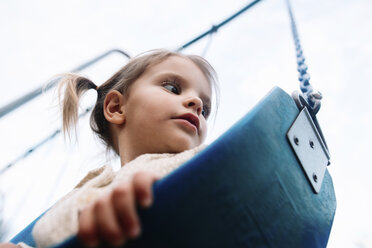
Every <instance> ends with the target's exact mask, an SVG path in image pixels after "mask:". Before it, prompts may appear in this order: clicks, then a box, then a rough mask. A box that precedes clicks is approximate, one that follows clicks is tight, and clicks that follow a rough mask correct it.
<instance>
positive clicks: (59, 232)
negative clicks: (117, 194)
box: [20, 145, 205, 247]
mask: <svg viewBox="0 0 372 248" xmlns="http://www.w3.org/2000/svg"><path fill="white" fill-rule="evenodd" d="M204 147H205V145H201V146H198V147H196V148H193V149H191V150H187V151H184V152H182V153H177V154H169V153H164V154H144V155H141V156H139V157H137V158H136V159H134V160H132V161H131V162H129V163H127V164H126V165H125V166H123V167H122V168H121V169H120V170H119V171H117V172H114V171H113V170H112V168H111V167H110V166H103V167H101V168H99V169H96V170H93V171H91V172H89V173H88V175H87V176H86V177H85V178H84V179H83V180H81V182H80V183H79V184H78V185H77V186H76V187H75V188H74V189H73V190H72V191H71V192H70V193H69V194H67V195H66V196H65V197H63V198H62V199H61V200H59V201H58V202H57V203H56V204H55V205H54V206H53V207H52V208H51V209H50V210H49V211H48V212H47V213H45V215H44V216H43V217H42V218H41V219H40V220H39V221H38V222H37V223H36V224H35V227H34V229H33V231H32V234H33V237H34V239H35V241H36V244H37V247H49V246H52V245H56V244H58V243H60V242H62V241H64V240H66V239H67V238H69V237H70V236H73V235H76V233H77V231H78V212H79V211H80V210H82V209H83V208H84V207H85V206H87V205H88V204H89V203H92V202H93V201H94V200H95V199H97V198H98V197H99V196H100V195H102V194H104V193H105V192H108V191H109V190H110V189H112V187H113V186H115V185H116V184H117V183H119V182H123V181H129V180H131V178H132V176H133V175H134V174H135V173H136V172H139V171H150V172H155V173H158V174H160V175H161V176H166V175H168V174H169V173H170V172H172V171H173V170H174V169H176V168H178V167H179V166H180V165H182V164H183V163H184V162H186V161H187V160H189V159H190V158H192V157H193V156H194V155H195V154H197V153H198V152H199V151H201V150H202V149H203V148H204ZM20 245H23V244H22V243H20ZM24 247H28V246H24Z"/></svg>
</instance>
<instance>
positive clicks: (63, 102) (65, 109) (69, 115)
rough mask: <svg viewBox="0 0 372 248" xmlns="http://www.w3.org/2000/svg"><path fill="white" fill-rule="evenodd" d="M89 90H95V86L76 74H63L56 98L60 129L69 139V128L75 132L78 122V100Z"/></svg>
mask: <svg viewBox="0 0 372 248" xmlns="http://www.w3.org/2000/svg"><path fill="white" fill-rule="evenodd" d="M89 89H97V86H96V85H95V84H94V83H93V82H92V81H90V80H89V79H87V78H85V77H82V76H80V75H77V74H72V73H69V74H65V75H64V76H63V77H62V79H61V80H60V82H59V86H58V96H59V103H60V107H61V112H62V123H63V124H62V127H63V132H64V134H66V133H67V134H68V136H69V137H70V133H71V128H74V130H75V127H76V124H77V121H78V110H79V98H80V97H81V95H82V94H83V93H84V92H86V91H87V90H89ZM63 91H64V92H63ZM62 96H63V99H61V98H62ZM75 131H76V130H75Z"/></svg>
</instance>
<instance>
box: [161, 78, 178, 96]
mask: <svg viewBox="0 0 372 248" xmlns="http://www.w3.org/2000/svg"><path fill="white" fill-rule="evenodd" d="M163 87H164V88H166V89H167V90H169V91H170V92H172V93H174V94H176V95H179V94H181V88H180V86H179V85H178V84H177V82H175V81H173V82H169V81H167V82H164V84H163Z"/></svg>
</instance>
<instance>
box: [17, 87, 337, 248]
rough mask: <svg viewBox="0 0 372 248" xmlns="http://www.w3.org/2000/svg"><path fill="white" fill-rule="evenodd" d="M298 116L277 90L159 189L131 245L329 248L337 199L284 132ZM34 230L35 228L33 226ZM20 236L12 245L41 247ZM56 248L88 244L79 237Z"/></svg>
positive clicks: (327, 180)
mask: <svg viewBox="0 0 372 248" xmlns="http://www.w3.org/2000/svg"><path fill="white" fill-rule="evenodd" d="M298 115H299V110H298V108H297V106H296V104H295V102H294V100H293V99H292V98H291V97H290V96H289V95H288V94H286V93H285V92H284V91H283V90H281V89H280V88H277V87H276V88H274V89H273V90H272V91H271V92H270V93H269V94H268V95H267V96H266V97H265V98H264V99H263V100H262V101H260V103H259V104H258V105H256V106H255V107H254V108H253V109H252V110H251V111H250V112H249V113H248V114H247V115H246V116H244V117H243V118H242V119H241V120H240V121H238V122H237V123H236V124H235V125H234V126H232V127H231V128H230V129H229V130H228V131H227V132H226V133H225V134H223V135H222V136H221V137H220V138H218V139H217V140H216V141H215V142H213V143H212V144H211V145H209V146H208V147H207V148H206V149H205V150H204V151H202V152H201V153H199V154H198V155H197V156H195V157H194V158H193V159H191V160H190V161H188V162H186V163H185V164H184V165H183V166H181V167H180V168H179V169H177V170H176V171H174V172H173V173H172V174H170V175H169V176H167V177H165V178H164V179H162V180H160V181H158V182H157V183H155V184H154V197H155V202H154V205H153V206H152V207H151V208H149V209H145V210H144V209H139V210H138V211H139V216H140V220H141V223H142V230H143V232H142V235H141V237H139V238H138V239H136V240H131V241H129V242H128V243H127V244H126V246H125V247H130V248H132V247H133V248H138V247H203V248H204V247H224V248H225V247H296V248H297V247H311V248H314V247H326V245H327V242H328V238H329V234H330V230H331V227H332V223H333V219H334V215H335V210H336V198H335V192H334V189H333V183H332V179H331V176H330V175H329V173H328V171H327V170H325V173H324V178H323V182H322V185H321V188H320V191H319V192H318V193H315V192H314V190H313V188H312V187H311V185H310V183H309V180H308V178H307V177H306V175H305V173H304V170H303V168H302V167H301V164H300V161H299V160H298V159H297V157H296V155H295V153H294V150H293V149H292V147H291V145H290V142H289V141H288V139H287V137H286V134H287V132H288V130H289V128H290V127H291V125H292V123H293V122H294V120H295V119H296V117H297V116H298ZM31 225H32V224H31ZM31 228H32V227H30V226H29V227H28V229H27V231H28V236H27V235H26V236H27V237H26V236H25V234H24V233H23V234H22V233H20V234H19V235H18V236H16V237H15V238H14V239H13V240H12V242H19V241H23V242H26V243H28V242H29V243H28V244H29V245H31V246H32V245H35V244H34V242H33V239H32V236H31V233H30V230H31ZM56 247H60V248H62V247H63V248H65V247H82V246H81V244H80V243H79V241H78V239H77V238H76V236H74V237H71V238H70V239H68V240H66V241H64V242H63V243H61V244H59V245H58V246H56Z"/></svg>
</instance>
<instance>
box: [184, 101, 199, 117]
mask: <svg viewBox="0 0 372 248" xmlns="http://www.w3.org/2000/svg"><path fill="white" fill-rule="evenodd" d="M184 106H185V107H186V108H192V109H193V110H195V111H196V113H197V115H200V113H201V111H202V107H203V102H202V100H201V99H200V98H199V97H191V98H188V99H186V100H185V101H184Z"/></svg>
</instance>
